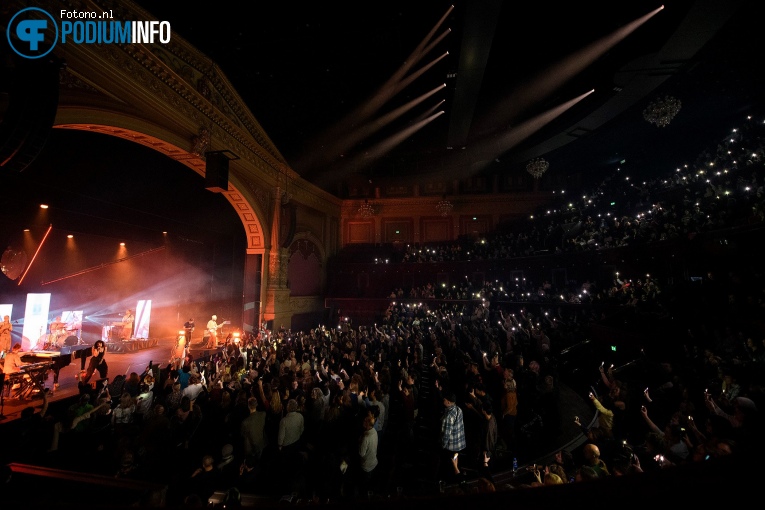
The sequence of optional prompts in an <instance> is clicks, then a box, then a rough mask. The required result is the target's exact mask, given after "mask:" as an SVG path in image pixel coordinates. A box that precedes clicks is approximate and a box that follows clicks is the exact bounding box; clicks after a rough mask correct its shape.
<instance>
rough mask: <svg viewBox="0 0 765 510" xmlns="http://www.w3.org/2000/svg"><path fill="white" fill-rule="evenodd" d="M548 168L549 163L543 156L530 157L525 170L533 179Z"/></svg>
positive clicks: (537, 177)
mask: <svg viewBox="0 0 765 510" xmlns="http://www.w3.org/2000/svg"><path fill="white" fill-rule="evenodd" d="M548 168H550V163H548V162H547V161H545V159H544V158H536V159H532V160H531V161H529V162H528V164H527V165H526V171H527V172H528V173H530V174H531V176H532V177H533V178H534V179H539V178H540V177H542V175H543V174H544V173H545V172H546V171H547V169H548Z"/></svg>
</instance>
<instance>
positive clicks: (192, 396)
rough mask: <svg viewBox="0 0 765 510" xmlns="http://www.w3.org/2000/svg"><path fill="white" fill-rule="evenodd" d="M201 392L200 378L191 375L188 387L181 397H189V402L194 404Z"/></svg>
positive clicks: (202, 388)
mask: <svg viewBox="0 0 765 510" xmlns="http://www.w3.org/2000/svg"><path fill="white" fill-rule="evenodd" d="M203 390H204V386H203V385H202V378H201V377H200V376H198V375H196V374H193V375H192V376H191V378H190V379H189V385H188V386H186V387H185V388H184V389H183V396H184V397H189V400H191V401H192V402H194V401H195V400H196V399H197V397H198V396H199V394H200V393H202V391H203Z"/></svg>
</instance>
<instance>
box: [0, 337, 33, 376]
mask: <svg viewBox="0 0 765 510" xmlns="http://www.w3.org/2000/svg"><path fill="white" fill-rule="evenodd" d="M28 364H29V363H25V362H23V361H21V344H19V343H16V344H13V348H12V349H11V351H10V352H6V353H5V361H4V362H3V365H2V367H3V373H4V374H13V373H17V372H20V371H21V370H22V369H23V368H24V365H28Z"/></svg>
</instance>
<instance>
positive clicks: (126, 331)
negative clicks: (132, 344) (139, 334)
mask: <svg viewBox="0 0 765 510" xmlns="http://www.w3.org/2000/svg"><path fill="white" fill-rule="evenodd" d="M133 322H135V315H133V310H130V309H128V311H126V312H125V315H123V316H122V334H121V335H120V340H130V339H131V338H133Z"/></svg>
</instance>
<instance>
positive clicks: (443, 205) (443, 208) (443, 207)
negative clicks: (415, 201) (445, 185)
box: [436, 197, 454, 216]
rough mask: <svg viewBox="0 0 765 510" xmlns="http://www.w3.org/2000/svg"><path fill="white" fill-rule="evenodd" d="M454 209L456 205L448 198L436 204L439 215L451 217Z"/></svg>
mask: <svg viewBox="0 0 765 510" xmlns="http://www.w3.org/2000/svg"><path fill="white" fill-rule="evenodd" d="M452 209H454V204H452V203H451V202H449V201H448V200H447V199H446V197H444V198H442V199H441V200H439V201H438V203H437V204H436V211H438V214H440V215H441V216H449V214H450V213H451V212H452Z"/></svg>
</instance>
